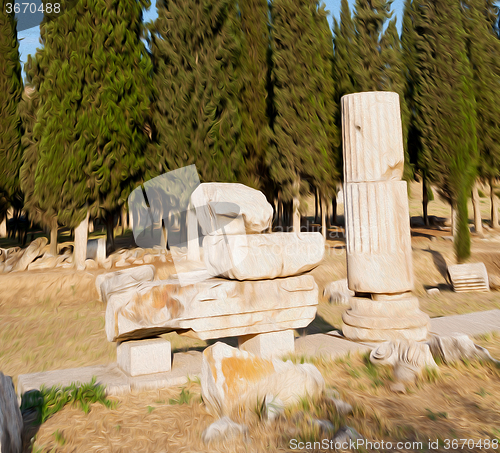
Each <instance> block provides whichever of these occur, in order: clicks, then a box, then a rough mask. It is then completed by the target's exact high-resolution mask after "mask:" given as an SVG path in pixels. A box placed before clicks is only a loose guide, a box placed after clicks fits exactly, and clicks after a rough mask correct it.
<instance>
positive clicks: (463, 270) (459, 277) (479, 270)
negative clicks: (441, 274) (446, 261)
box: [448, 263, 490, 292]
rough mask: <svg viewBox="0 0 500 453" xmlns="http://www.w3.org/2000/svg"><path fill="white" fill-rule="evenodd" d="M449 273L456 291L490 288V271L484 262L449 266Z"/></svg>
mask: <svg viewBox="0 0 500 453" xmlns="http://www.w3.org/2000/svg"><path fill="white" fill-rule="evenodd" d="M448 274H449V276H450V280H451V282H452V284H453V290H454V291H455V292H467V291H489V290H490V285H489V281H488V272H487V271H486V266H485V265H484V263H467V264H456V265H454V266H448Z"/></svg>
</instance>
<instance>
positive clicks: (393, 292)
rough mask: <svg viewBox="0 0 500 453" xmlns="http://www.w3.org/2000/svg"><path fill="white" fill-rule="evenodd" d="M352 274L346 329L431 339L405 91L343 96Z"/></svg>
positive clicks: (364, 335)
mask: <svg viewBox="0 0 500 453" xmlns="http://www.w3.org/2000/svg"><path fill="white" fill-rule="evenodd" d="M342 132H343V152H344V181H345V186H344V193H345V216H346V242H347V279H348V286H349V289H350V290H352V291H355V292H356V293H357V296H364V297H353V298H351V300H350V302H351V308H350V309H349V310H348V311H347V312H346V313H345V314H344V315H343V321H344V326H343V328H342V331H343V333H344V335H345V336H346V337H347V338H349V339H352V340H359V341H387V340H397V339H411V340H417V341H420V340H425V338H426V337H427V332H428V324H429V317H428V316H427V315H425V314H424V313H422V312H421V311H420V310H419V307H418V300H417V298H416V297H413V296H411V293H410V292H409V291H411V290H412V289H413V269H412V249H411V236H410V222H409V207H408V195H407V185H406V182H404V181H401V177H402V175H403V169H404V153H403V139H402V137H403V135H402V128H401V114H400V109H399V96H398V95H397V93H390V92H368V93H356V94H350V95H347V96H344V97H343V98H342Z"/></svg>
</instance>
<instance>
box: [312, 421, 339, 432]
mask: <svg viewBox="0 0 500 453" xmlns="http://www.w3.org/2000/svg"><path fill="white" fill-rule="evenodd" d="M311 424H312V426H314V427H317V428H318V429H319V430H320V431H321V432H322V433H325V434H328V433H332V432H333V431H335V426H334V424H333V423H332V422H331V421H330V420H322V419H317V418H312V419H311Z"/></svg>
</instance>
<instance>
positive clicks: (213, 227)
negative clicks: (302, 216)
mask: <svg viewBox="0 0 500 453" xmlns="http://www.w3.org/2000/svg"><path fill="white" fill-rule="evenodd" d="M191 205H192V206H193V207H194V208H195V210H196V217H197V219H198V222H199V224H200V225H201V228H202V231H203V234H204V235H218V234H223V232H222V229H221V227H224V230H225V234H245V233H247V234H252V233H262V232H263V231H266V230H267V229H269V228H270V227H271V223H272V218H273V208H272V206H271V205H270V204H269V203H268V201H267V199H266V197H265V195H264V194H263V193H262V192H260V191H259V190H255V189H252V188H250V187H247V186H245V185H243V184H231V183H218V182H217V183H216V182H211V183H204V184H200V185H199V186H198V187H197V188H196V189H195V190H194V192H193V193H192V195H191ZM233 221H234V222H233Z"/></svg>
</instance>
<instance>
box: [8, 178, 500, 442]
mask: <svg viewBox="0 0 500 453" xmlns="http://www.w3.org/2000/svg"><path fill="white" fill-rule="evenodd" d="M411 193H412V197H411V198H410V207H411V214H412V216H417V215H420V210H421V204H420V203H421V200H420V199H419V194H420V191H419V190H418V187H412V191H411ZM482 204H483V211H484V218H485V219H486V218H488V210H489V201H488V199H482ZM309 207H310V208H311V205H310V206H309ZM429 214H430V215H437V216H442V217H449V209H448V207H447V206H446V205H445V204H444V203H442V202H440V201H439V200H438V199H437V197H436V200H435V201H433V202H431V203H430V205H429ZM330 233H331V234H330V237H331V239H330V240H329V241H328V243H327V245H328V249H327V253H326V255H325V259H324V261H323V262H322V264H321V265H320V266H319V267H318V268H316V269H315V270H313V271H312V274H313V275H314V277H315V279H316V281H317V283H318V286H319V288H320V294H322V289H323V288H324V286H325V285H326V284H327V283H328V282H331V281H333V280H337V279H340V278H345V276H346V262H345V250H344V241H343V230H342V228H333V229H331V231H330ZM95 234H96V235H98V234H100V233H98V232H96V233H95ZM449 234H450V233H449V231H443V230H438V229H422V228H419V229H414V230H413V231H412V236H413V237H412V246H413V268H414V275H415V294H416V295H417V296H418V297H419V300H420V306H421V309H422V310H423V311H424V312H426V313H428V314H429V315H430V316H431V317H435V316H444V315H451V314H458V313H467V312H472V311H482V310H488V309H492V308H500V293H497V292H489V293H464V294H456V293H454V292H453V291H452V290H451V288H450V285H449V282H448V280H447V276H446V266H447V265H449V264H454V262H455V260H454V255H453V244H452V242H451V241H449V240H447V238H446V237H445V236H447V235H448V236H449ZM129 238H130V233H129V234H128V236H127V237H123V238H119V239H118V244H119V245H120V244H125V243H126V241H127V240H128V239H129ZM61 239H62V238H61ZM499 239H500V236H497V235H496V234H493V233H492V232H487V235H486V237H485V238H479V237H473V243H472V258H471V261H472V262H474V261H482V262H484V263H485V264H486V266H487V269H488V272H490V273H492V274H496V275H500V240H499ZM65 240H68V238H67V237H65ZM3 245H15V244H7V242H5V240H4V242H3ZM1 246H2V244H0V247H1ZM100 272H103V270H98V271H91V272H82V273H74V272H73V271H71V270H51V271H46V272H42V271H32V272H25V273H15V274H3V275H0V345H1V347H0V370H1V371H2V372H3V373H4V374H7V375H11V376H13V379H14V382H16V377H17V376H18V375H19V374H24V373H32V372H37V371H44V370H54V369H63V368H72V367H79V366H89V365H96V364H104V363H109V362H113V361H115V360H116V349H115V345H114V344H112V343H109V342H108V341H107V340H106V337H105V334H104V313H105V305H104V304H102V303H101V302H99V301H98V298H97V292H96V290H95V287H94V279H95V275H96V274H98V273H100ZM174 272H175V270H174V268H173V266H172V265H171V264H168V263H167V264H162V265H161V267H159V268H158V273H159V275H160V277H161V278H166V277H167V276H168V275H169V274H170V273H174ZM429 287H438V288H440V293H439V295H437V296H429V295H428V294H427V293H426V291H425V290H426V288H429ZM319 302H320V303H319V306H318V316H317V318H316V320H315V321H313V323H312V324H311V325H310V326H309V327H308V328H307V329H305V331H301V332H299V333H298V334H304V333H317V332H326V331H330V330H333V329H341V315H342V313H343V312H344V311H345V309H346V307H345V306H335V305H331V304H329V303H328V301H326V300H325V298H324V297H323V296H322V295H321V296H320V301H319ZM165 337H166V338H168V339H169V340H170V341H171V342H172V347H173V349H174V350H177V351H179V350H186V349H189V348H194V347H204V346H206V344H207V343H206V342H203V341H196V340H192V339H188V338H185V337H180V336H178V335H177V334H175V333H170V334H167V335H165ZM478 341H479V343H480V344H482V345H484V346H486V347H488V348H490V350H491V352H492V354H493V355H494V356H495V357H496V358H500V340H499V338H498V337H488V338H482V339H479V340H478ZM315 363H316V364H317V366H318V367H319V368H320V370H321V371H322V372H323V375H324V376H325V379H326V380H327V382H328V384H329V386H331V387H335V388H337V390H338V391H339V392H340V393H341V394H342V395H343V397H344V398H345V399H346V401H348V402H350V403H352V404H354V405H355V412H354V415H353V416H351V417H349V418H348V419H347V420H343V419H342V420H341V419H338V417H337V416H336V414H335V413H332V412H331V408H329V407H328V406H327V405H325V403H324V402H321V401H318V402H309V403H307V404H310V405H311V406H310V407H309V408H308V409H307V411H306V412H311V411H313V412H317V416H318V417H320V418H328V419H330V420H331V421H332V422H333V423H334V425H335V426H336V427H338V426H340V425H341V424H342V423H344V422H345V423H347V424H349V425H350V426H352V427H354V428H355V429H357V430H358V431H359V432H361V433H362V434H363V435H364V436H365V437H367V438H373V439H379V440H381V439H393V440H395V439H401V440H407V439H408V440H411V439H424V440H425V439H427V438H431V439H434V438H437V437H440V438H442V439H445V438H447V437H449V436H453V435H456V436H458V437H459V438H461V437H466V438H475V439H479V438H485V437H488V436H489V437H492V436H496V437H498V436H499V435H500V432H498V431H495V428H496V429H500V405H499V403H498V401H500V398H499V396H500V379H499V377H500V376H499V374H498V373H499V371H498V369H496V368H493V367H492V366H490V365H488V364H469V365H468V366H466V365H457V366H455V367H441V373H440V375H439V377H437V378H435V377H433V376H430V377H429V376H427V378H426V377H424V378H423V379H422V380H421V381H419V383H418V384H417V385H415V386H411V388H409V389H408V392H407V394H406V395H395V394H393V393H392V392H390V390H389V388H388V387H389V384H390V382H391V379H392V378H391V374H390V370H386V369H382V370H378V371H377V370H373V369H372V368H371V367H370V366H367V364H366V358H363V357H358V356H353V357H351V358H348V359H346V360H344V361H337V362H325V361H319V362H315ZM188 389H189V391H190V392H191V394H192V395H193V397H192V399H191V400H190V402H189V403H188V404H182V405H179V404H168V403H165V401H167V402H168V401H169V399H175V395H177V396H178V395H179V393H180V391H181V390H180V389H171V390H165V391H158V392H147V393H143V394H142V393H141V394H135V395H128V396H126V397H123V398H120V399H119V406H118V408H117V409H113V410H112V409H106V408H104V407H102V406H100V405H94V406H92V409H91V411H90V413H89V414H88V415H85V414H83V413H82V412H81V411H80V410H79V409H75V408H71V407H67V408H65V409H64V410H63V411H62V412H60V413H58V414H56V415H55V416H53V417H52V418H50V419H49V420H48V421H47V422H46V423H44V424H43V425H42V426H41V428H40V431H39V434H38V437H37V441H36V448H38V449H39V450H38V451H61V452H70V451H76V452H79V451H96V452H97V451H99V452H121V451H123V452H131V451H137V452H138V451H140V452H149V451H151V452H153V451H154V452H163V451H165V452H166V451H168V452H177V451H178V452H182V451H186V452H191V451H235V452H236V451H238V452H239V451H242V452H243V451H249V452H250V451H252V452H253V451H256V452H261V451H289V449H288V450H287V448H288V447H287V445H288V442H289V440H290V439H291V438H292V437H290V436H295V437H297V436H299V437H300V436H302V437H301V438H303V439H306V438H312V437H314V436H316V435H318V436H319V433H314V432H311V429H310V427H309V428H308V426H309V425H308V424H307V420H305V419H304V420H302V421H299V422H297V423H292V422H291V421H290V420H291V419H292V418H293V415H294V414H295V415H296V414H297V413H299V412H300V411H301V410H303V409H305V408H302V409H300V408H295V409H294V410H293V411H295V412H293V411H292V413H290V414H289V417H287V418H286V420H281V421H279V422H277V423H276V425H273V426H267V425H265V424H262V423H261V422H259V421H258V419H252V418H250V419H248V420H245V422H247V423H248V424H249V427H250V442H249V443H244V442H243V441H241V440H239V441H236V442H234V443H231V444H230V445H229V444H228V445H226V446H224V448H222V447H221V446H213V448H212V447H210V448H207V447H204V446H202V445H201V444H200V432H201V431H202V430H203V429H204V428H205V427H206V426H208V424H209V423H211V422H212V421H213V418H212V417H211V416H210V415H209V414H207V413H206V412H205V411H204V409H203V405H202V404H201V401H200V396H199V393H200V389H199V384H197V383H192V384H190V386H189V387H188ZM304 404H306V402H304ZM402 410H404V423H402V422H401V420H400V419H399V418H398V417H399V416H400V414H401V413H402V412H401V411H402ZM444 414H446V415H444ZM255 417H256V416H255ZM306 418H307V417H306ZM34 451H37V450H34ZM401 451H404V450H401ZM433 451H435V450H433ZM443 451H444V450H443ZM461 451H467V450H466V449H465V450H461ZM471 451H475V450H471Z"/></svg>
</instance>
